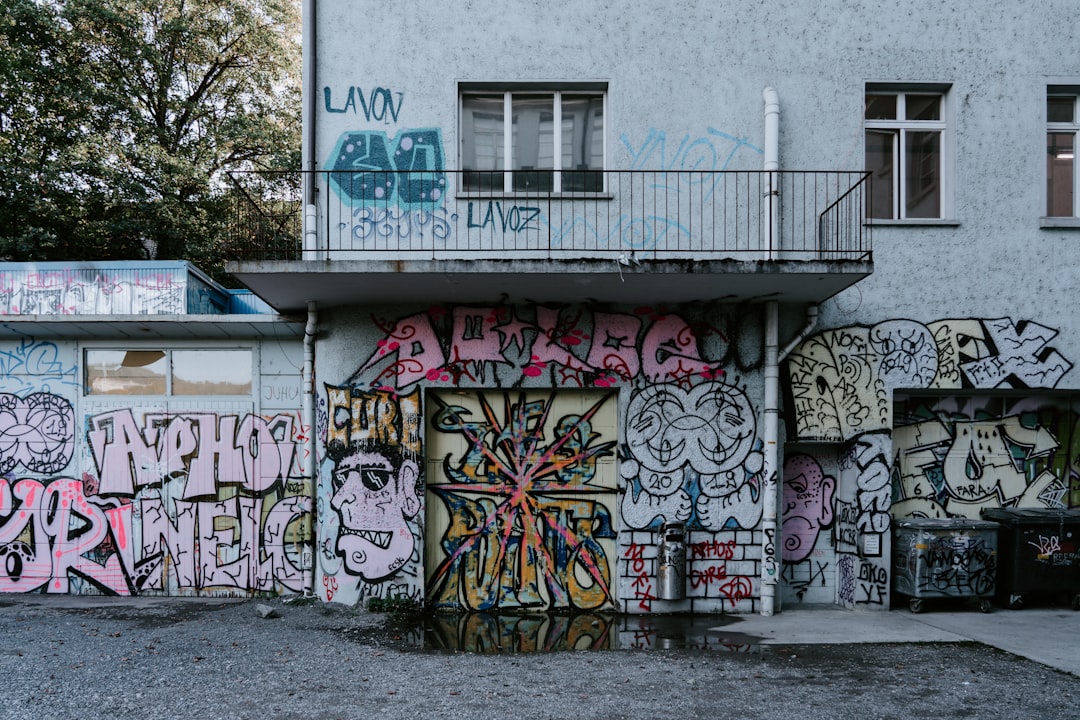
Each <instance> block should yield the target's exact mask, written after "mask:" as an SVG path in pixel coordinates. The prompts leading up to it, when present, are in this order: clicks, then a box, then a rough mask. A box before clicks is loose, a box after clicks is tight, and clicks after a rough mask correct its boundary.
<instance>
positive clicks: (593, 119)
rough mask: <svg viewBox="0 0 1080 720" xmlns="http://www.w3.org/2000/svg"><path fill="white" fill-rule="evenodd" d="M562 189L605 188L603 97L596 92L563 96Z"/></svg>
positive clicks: (598, 189)
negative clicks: (603, 173) (586, 94)
mask: <svg viewBox="0 0 1080 720" xmlns="http://www.w3.org/2000/svg"><path fill="white" fill-rule="evenodd" d="M562 168H563V176H562V189H563V190H564V191H577V192H581V191H587V192H599V191H601V190H603V189H604V178H603V175H602V174H601V172H600V171H602V170H603V169H604V99H603V97H601V96H599V95H592V96H580V95H563V98H562Z"/></svg>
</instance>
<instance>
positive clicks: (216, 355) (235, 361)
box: [172, 350, 251, 395]
mask: <svg viewBox="0 0 1080 720" xmlns="http://www.w3.org/2000/svg"><path fill="white" fill-rule="evenodd" d="M172 371H173V395H250V394H251V351H250V350H173V352H172Z"/></svg>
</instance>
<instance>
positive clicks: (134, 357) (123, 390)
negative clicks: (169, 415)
mask: <svg viewBox="0 0 1080 720" xmlns="http://www.w3.org/2000/svg"><path fill="white" fill-rule="evenodd" d="M167 371H168V364H167V363H166V361H165V353H164V351H162V350H128V351H124V350H87V351H86V393H87V395H164V394H165V392H166V383H165V373H166V372H167Z"/></svg>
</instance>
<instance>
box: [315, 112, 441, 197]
mask: <svg viewBox="0 0 1080 720" xmlns="http://www.w3.org/2000/svg"><path fill="white" fill-rule="evenodd" d="M443 167H444V154H443V145H442V133H441V132H440V131H439V130H438V129H437V128H423V129H413V130H402V131H401V132H399V133H398V134H397V136H396V137H395V138H394V141H393V144H392V145H391V142H390V138H389V137H387V135H386V133H385V132H383V131H381V130H357V131H352V132H346V133H343V134H342V135H341V137H340V138H339V139H338V142H337V145H336V146H335V147H334V151H333V153H332V154H331V155H330V160H329V162H328V163H327V169H328V170H331V171H333V172H331V173H330V185H331V186H332V187H333V188H334V191H335V192H336V193H337V194H338V196H339V197H340V198H341V199H342V200H345V201H351V202H354V203H360V204H364V205H368V204H376V203H377V204H379V205H382V206H389V205H393V204H396V205H397V206H398V207H401V208H403V209H405V210H420V209H431V208H433V207H437V206H439V205H441V204H442V202H443V198H444V196H445V194H446V173H445V172H444V171H443Z"/></svg>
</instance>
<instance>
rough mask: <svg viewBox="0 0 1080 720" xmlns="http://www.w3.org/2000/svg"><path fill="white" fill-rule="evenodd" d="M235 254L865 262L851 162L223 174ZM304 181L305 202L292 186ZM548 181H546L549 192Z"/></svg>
mask: <svg viewBox="0 0 1080 720" xmlns="http://www.w3.org/2000/svg"><path fill="white" fill-rule="evenodd" d="M231 177H232V180H233V183H234V185H235V197H236V214H235V224H234V232H233V240H232V243H231V246H230V257H231V258H232V259H234V260H299V259H305V260H319V259H331V260H333V259H365V258H370V259H374V258H390V259H398V258H400V259H407V258H414V259H417V258H431V259H438V258H468V257H480V256H483V257H485V258H498V257H508V258H510V257H537V258H553V259H560V258H566V259H573V258H581V257H605V258H615V259H619V258H620V257H623V258H630V259H680V258H694V259H719V258H734V259H743V260H746V259H765V260H844V259H863V258H868V257H869V254H870V252H871V249H872V248H871V239H870V228H869V227H868V226H867V225H866V223H865V208H866V202H867V198H868V197H869V175H868V174H867V173H864V172H858V171H791V170H782V171H775V172H767V171H723V172H711V171H710V172H697V171H641V170H634V171H629V170H626V171H623V170H612V171H605V172H595V171H590V172H587V173H583V172H562V173H559V174H558V177H556V174H555V173H553V172H550V171H526V172H513V173H511V172H501V171H500V172H484V173H479V172H476V171H471V172H470V171H451V170H439V171H368V170H356V171H346V172H342V171H322V172H317V173H310V174H309V175H308V176H307V177H306V178H304V177H303V174H302V173H300V172H286V173H234V174H233V175H232V176H231ZM304 180H307V181H310V182H313V183H314V184H315V189H316V193H315V196H316V198H317V201H316V203H314V204H313V206H309V207H308V208H306V212H307V214H308V215H309V224H310V225H311V226H312V227H309V228H308V235H307V239H305V237H304V234H303V228H302V224H303V223H302V220H303V216H304V214H305V207H304V204H303V202H302V201H301V186H302V185H303V181H304ZM556 188H557V190H556Z"/></svg>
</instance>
